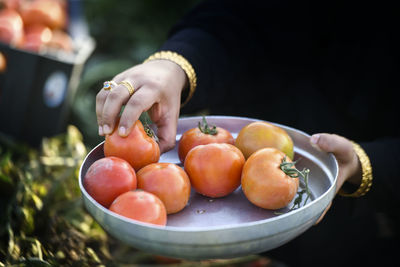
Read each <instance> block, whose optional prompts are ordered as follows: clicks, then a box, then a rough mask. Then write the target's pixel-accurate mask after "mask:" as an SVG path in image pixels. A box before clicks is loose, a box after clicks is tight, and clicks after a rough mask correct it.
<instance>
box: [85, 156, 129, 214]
mask: <svg viewBox="0 0 400 267" xmlns="http://www.w3.org/2000/svg"><path fill="white" fill-rule="evenodd" d="M136 183H137V182H136V173H135V171H134V170H133V168H132V167H131V165H129V163H128V162H126V161H125V160H123V159H120V158H117V157H105V158H101V159H99V160H97V161H95V162H94V163H93V164H92V165H91V166H90V167H89V169H88V170H87V172H86V174H85V177H84V180H83V185H84V187H85V189H86V191H87V192H88V193H89V195H90V196H91V197H92V198H93V199H94V200H96V201H97V202H98V203H100V204H101V205H103V206H104V207H106V208H108V207H109V206H110V205H111V203H112V202H113V201H114V199H115V198H116V197H118V196H119V195H120V194H122V193H124V192H127V191H130V190H134V189H136Z"/></svg>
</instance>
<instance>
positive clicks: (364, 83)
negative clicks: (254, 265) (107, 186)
mask: <svg viewBox="0 0 400 267" xmlns="http://www.w3.org/2000/svg"><path fill="white" fill-rule="evenodd" d="M397 17H398V16H397V14H396V9H395V8H394V6H390V5H388V4H386V3H384V2H374V3H371V4H369V3H367V2H361V1H282V0H281V1H251V0H248V1H206V2H203V3H201V4H200V5H199V6H197V7H196V8H194V9H193V10H192V11H190V12H189V13H188V14H187V15H186V16H185V17H184V18H183V19H182V20H181V21H180V22H179V23H178V24H177V25H176V26H175V27H174V28H173V29H172V31H171V34H170V38H169V39H168V40H167V41H166V42H165V43H164V44H163V46H162V47H161V48H160V50H172V51H176V52H178V53H180V54H181V55H183V56H184V57H185V58H187V59H188V60H189V61H190V62H191V63H192V65H193V67H194V69H195V71H196V73H197V77H198V87H197V90H196V92H195V94H194V96H193V99H192V100H191V101H190V102H189V103H188V104H187V106H186V107H185V108H183V109H182V114H190V113H193V112H196V111H198V110H202V109H205V108H207V109H208V110H209V112H210V113H211V114H217V115H236V116H246V117H254V118H258V119H264V120H267V121H272V122H278V123H281V124H285V125H288V126H291V127H295V128H298V129H300V130H303V131H305V132H307V133H309V134H313V133H317V132H328V133H336V134H340V135H343V136H345V137H347V138H349V139H352V140H354V141H356V142H358V143H359V144H360V145H361V146H362V147H363V148H364V150H365V151H366V152H367V154H368V156H369V157H370V160H371V163H372V167H373V175H374V181H373V186H372V189H371V191H370V192H369V193H368V194H367V195H366V196H365V197H362V198H359V199H349V198H342V197H336V198H335V200H334V203H333V207H332V208H331V210H330V211H329V213H328V215H327V216H326V218H325V219H324V220H323V221H322V223H321V224H319V225H318V226H315V227H313V228H312V229H310V230H309V231H307V232H306V233H305V234H303V235H302V236H300V237H299V238H297V239H296V240H294V241H293V242H290V243H289V244H287V245H285V246H283V247H281V248H279V249H277V250H274V251H272V252H270V254H272V255H273V256H276V257H279V258H280V259H281V260H282V261H283V262H286V263H288V264H290V265H291V266H292V265H293V266H303V265H304V266H309V265H312V266H317V265H318V266H329V265H335V266H344V265H351V264H355V263H357V265H358V263H360V262H363V263H365V264H370V263H374V262H378V263H379V264H381V263H382V260H384V261H386V260H388V259H389V262H393V261H392V260H393V258H390V256H391V254H388V253H386V250H387V249H388V248H391V246H392V245H393V244H395V242H396V241H397V240H398V226H399V215H398V204H400V199H399V195H400V194H399V193H398V189H399V187H400V183H399V180H400V176H399V171H398V170H397V167H398V166H400V135H399V133H400V126H399V125H400V120H399V115H400V112H399V111H398V108H397V102H398V100H397V97H396V96H397V95H396V94H395V92H396V91H398V89H399V59H400V58H399V47H400V44H399V32H398V28H396V26H395V25H397V23H396V21H397V20H398V19H397ZM288 251H290V252H288ZM288 253H290V254H288ZM382 253H383V254H382ZM288 255H290V257H288ZM363 255H364V256H363ZM380 255H381V256H380Z"/></svg>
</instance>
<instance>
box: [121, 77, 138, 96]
mask: <svg viewBox="0 0 400 267" xmlns="http://www.w3.org/2000/svg"><path fill="white" fill-rule="evenodd" d="M121 84H122V85H123V86H125V87H126V89H128V91H129V96H131V95H133V93H134V92H135V88H134V87H133V85H132V84H131V83H130V82H129V81H122V82H120V83H118V85H121Z"/></svg>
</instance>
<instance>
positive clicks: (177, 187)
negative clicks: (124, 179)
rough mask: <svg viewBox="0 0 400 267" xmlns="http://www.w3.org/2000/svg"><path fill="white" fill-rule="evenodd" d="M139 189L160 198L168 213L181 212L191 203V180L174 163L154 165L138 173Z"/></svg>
mask: <svg viewBox="0 0 400 267" xmlns="http://www.w3.org/2000/svg"><path fill="white" fill-rule="evenodd" d="M137 180H138V188H139V189H143V190H144V191H147V192H150V193H153V194H155V195H156V196H158V197H159V198H160V199H161V200H162V202H163V203H164V205H165V207H166V209H167V213H168V214H172V213H176V212H178V211H181V210H182V209H183V208H184V207H185V206H186V204H187V203H188V201H189V196H190V180H189V177H188V176H187V174H186V172H185V171H184V170H183V169H182V168H181V167H179V166H178V165H176V164H173V163H153V164H150V165H147V166H145V167H143V168H142V169H140V171H138V173H137Z"/></svg>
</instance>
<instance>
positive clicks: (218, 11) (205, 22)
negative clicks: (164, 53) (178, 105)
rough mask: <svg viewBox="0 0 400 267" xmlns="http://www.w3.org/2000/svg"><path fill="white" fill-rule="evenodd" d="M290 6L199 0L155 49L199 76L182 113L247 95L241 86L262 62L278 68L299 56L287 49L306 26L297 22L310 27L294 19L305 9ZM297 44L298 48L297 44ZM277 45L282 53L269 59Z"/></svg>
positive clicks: (286, 4) (305, 15)
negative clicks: (174, 56) (274, 63)
mask: <svg viewBox="0 0 400 267" xmlns="http://www.w3.org/2000/svg"><path fill="white" fill-rule="evenodd" d="M290 2H291V1H251V0H250V1H235V0H230V1H229V0H219V1H215V0H214V1H212V0H211V1H204V2H202V3H201V4H199V5H198V6H196V7H195V8H194V9H192V10H191V11H190V12H188V14H186V16H184V17H183V18H182V20H181V21H180V22H178V23H177V24H176V25H175V26H174V27H173V29H172V30H171V32H170V37H169V39H168V40H167V41H166V42H165V43H164V44H163V45H162V47H161V48H160V50H171V51H175V52H177V53H179V54H181V55H183V56H184V57H185V58H186V59H187V60H188V61H189V62H191V64H192V65H193V67H194V69H195V71H196V74H197V78H198V85H197V90H196V92H195V95H194V96H193V98H192V100H191V101H190V104H188V105H187V106H188V107H185V109H184V110H183V112H189V113H190V111H192V110H198V109H199V108H200V109H201V108H204V107H206V106H214V105H221V104H224V100H226V99H229V98H232V95H235V96H238V97H239V98H240V97H242V96H243V95H250V94H248V92H249V91H248V90H249V89H251V88H247V87H246V88H243V87H244V86H246V85H247V84H248V82H249V79H252V78H253V77H254V75H258V74H259V71H261V69H260V65H261V66H263V67H265V66H264V65H263V63H264V60H265V59H266V58H268V60H269V62H270V63H271V62H272V61H274V60H275V61H279V62H280V64H281V63H282V62H284V57H285V56H286V57H292V56H293V55H295V54H296V55H300V54H301V53H296V52H295V51H293V49H292V47H289V46H292V45H293V42H291V40H294V39H298V38H299V35H301V34H300V32H301V31H302V30H303V29H305V28H306V27H303V26H300V24H304V23H309V21H308V20H297V19H296V17H299V16H301V17H308V16H307V14H306V10H307V9H306V8H305V6H306V5H298V4H296V2H295V1H293V3H290ZM289 3H290V4H289ZM300 7H301V8H300ZM300 9H301V10H302V11H300ZM289 17H290V19H288V18H289ZM300 22H301V23H300ZM266 27H268V28H266ZM266 35H269V37H268V36H266ZM269 40H273V42H272V41H269ZM282 46H287V48H285V49H283V48H282ZM296 46H297V47H299V46H300V44H299V42H297V45H296ZM277 47H279V50H282V51H283V50H285V53H280V54H279V56H277V57H276V59H274V56H275V54H276V53H275V52H274V51H277V50H278V49H276V48H277ZM267 55H268V56H267ZM233 83H234V84H233ZM233 85H234V86H233ZM238 85H240V86H238ZM249 87H250V86H249ZM243 90H245V91H243Z"/></svg>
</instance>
